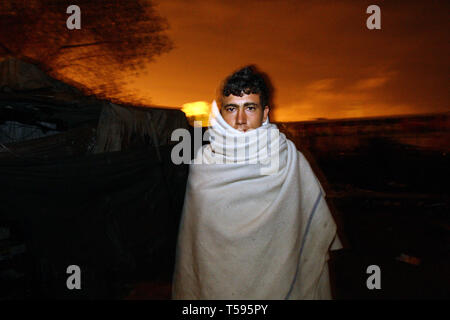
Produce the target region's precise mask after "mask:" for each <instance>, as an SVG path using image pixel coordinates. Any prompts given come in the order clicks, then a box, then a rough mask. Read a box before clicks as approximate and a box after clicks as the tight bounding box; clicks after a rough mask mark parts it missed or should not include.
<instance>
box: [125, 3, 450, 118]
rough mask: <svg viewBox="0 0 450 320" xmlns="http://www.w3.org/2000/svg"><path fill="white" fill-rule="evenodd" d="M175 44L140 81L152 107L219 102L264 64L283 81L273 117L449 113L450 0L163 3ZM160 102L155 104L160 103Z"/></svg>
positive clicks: (135, 85)
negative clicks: (228, 82)
mask: <svg viewBox="0 0 450 320" xmlns="http://www.w3.org/2000/svg"><path fill="white" fill-rule="evenodd" d="M156 3H157V10H158V11H159V13H160V14H161V15H162V16H164V17H166V18H167V20H168V21H169V24H170V30H169V32H168V35H169V36H170V37H171V39H172V40H173V42H174V44H175V48H174V49H173V50H172V51H171V52H169V53H167V54H164V55H162V56H161V57H158V58H157V59H156V61H155V62H154V63H152V64H150V65H148V67H147V69H146V70H145V72H143V74H142V75H140V76H139V77H134V78H130V77H129V76H127V80H129V83H128V85H127V90H131V91H132V92H134V93H135V95H136V96H138V97H140V98H141V99H143V100H144V101H145V102H147V103H149V104H150V103H151V104H152V105H160V106H170V107H177V108H181V106H182V105H183V104H185V103H191V102H196V101H207V102H211V101H212V99H214V97H215V93H216V90H217V87H218V86H219V84H220V82H221V81H222V80H223V79H224V78H225V77H226V76H227V75H229V74H230V73H232V72H233V71H235V70H236V69H238V68H240V67H242V66H244V65H247V64H255V65H257V66H258V68H259V69H261V70H262V71H264V72H266V73H267V74H268V75H269V76H270V78H271V80H272V83H273V85H274V87H275V97H274V102H275V105H274V109H273V110H272V112H271V119H272V120H276V121H301V120H308V119H314V118H319V117H321V118H347V117H366V116H379V115H392V114H411V113H432V112H443V111H449V110H450V106H449V90H448V89H449V88H448V87H449V81H448V80H449V78H448V73H449V61H448V57H449V53H450V52H449V51H450V50H449V47H450V46H449V42H448V30H449V25H448V9H449V4H448V1H377V2H376V4H377V5H379V6H380V8H381V30H368V29H367V28H366V19H367V17H368V16H369V15H368V14H366V8H367V7H368V6H369V5H370V4H375V2H372V1H370V2H366V1H349V0H347V1H296V0H292V1H281V0H280V1H235V0H228V1H223V0H209V1H204V0H194V1H184V0H170V1H159V2H156ZM150 98H151V100H150Z"/></svg>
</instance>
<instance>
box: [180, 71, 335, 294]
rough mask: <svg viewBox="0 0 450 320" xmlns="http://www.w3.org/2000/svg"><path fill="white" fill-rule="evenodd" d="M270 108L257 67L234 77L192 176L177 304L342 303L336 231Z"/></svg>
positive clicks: (321, 193) (184, 216) (302, 160)
mask: <svg viewBox="0 0 450 320" xmlns="http://www.w3.org/2000/svg"><path fill="white" fill-rule="evenodd" d="M269 109H270V106H269V90H268V87H267V85H266V83H265V81H264V78H263V77H262V76H261V75H260V74H258V73H257V72H256V71H255V70H254V69H253V68H251V67H246V68H243V69H241V70H239V71H237V72H236V73H234V74H233V75H231V76H230V77H228V78H227V79H226V80H225V83H224V85H223V88H222V90H221V97H220V107H218V106H217V105H216V103H215V102H214V103H213V108H212V112H211V116H210V129H209V130H208V132H209V134H210V142H211V143H210V144H209V145H205V146H204V147H203V148H202V149H201V150H200V151H201V152H199V153H198V155H197V157H196V161H195V163H196V164H192V165H191V167H190V172H189V178H188V185H187V189H186V196H185V202H184V207H183V213H182V219H181V223H180V232H179V238H178V247H177V256H176V265H175V273H174V278H173V288H172V296H173V298H174V299H330V298H332V297H331V290H330V282H329V275H328V263H327V261H328V258H329V255H328V252H329V250H331V249H338V248H340V247H341V244H340V242H339V239H338V237H337V236H336V225H335V223H334V220H333V218H332V216H331V214H330V211H329V209H328V206H327V203H326V201H325V198H324V196H325V193H324V191H323V189H322V187H321V185H320V183H319V181H318V180H317V178H316V176H315V175H314V173H313V171H312V170H311V167H310V166H309V164H308V161H307V160H306V159H305V157H304V156H303V155H302V154H301V153H300V152H299V151H298V150H297V149H296V148H295V145H294V143H293V142H292V141H290V140H288V139H286V137H285V135H284V134H282V133H279V131H278V129H277V127H276V125H274V124H272V123H270V122H269V118H268V114H269ZM274 162H275V163H276V164H277V165H276V166H275V167H273V166H272V167H271V168H272V170H269V171H267V170H266V171H264V170H263V169H264V168H265V166H267V164H272V163H274ZM274 168H275V170H274Z"/></svg>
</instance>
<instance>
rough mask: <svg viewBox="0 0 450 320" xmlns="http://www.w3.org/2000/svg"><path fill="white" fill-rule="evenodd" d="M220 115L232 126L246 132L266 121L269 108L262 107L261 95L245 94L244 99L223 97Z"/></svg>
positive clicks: (231, 96) (230, 96)
mask: <svg viewBox="0 0 450 320" xmlns="http://www.w3.org/2000/svg"><path fill="white" fill-rule="evenodd" d="M220 113H221V114H222V117H223V118H224V120H225V121H226V122H227V123H228V124H229V125H230V126H232V127H233V128H235V129H237V130H239V131H242V132H246V131H249V130H252V129H256V128H258V127H260V126H261V125H262V123H263V122H264V121H266V119H267V115H268V114H269V107H268V106H264V108H263V107H262V106H261V103H260V95H259V94H255V93H251V94H244V95H243V96H242V97H239V96H234V95H232V94H230V95H229V96H228V97H226V96H222V104H221V107H220Z"/></svg>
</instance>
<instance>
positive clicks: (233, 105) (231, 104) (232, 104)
mask: <svg viewBox="0 0 450 320" xmlns="http://www.w3.org/2000/svg"><path fill="white" fill-rule="evenodd" d="M223 107H224V108H226V107H239V106H238V105H237V104H235V103H228V104H226V105H224V106H223Z"/></svg>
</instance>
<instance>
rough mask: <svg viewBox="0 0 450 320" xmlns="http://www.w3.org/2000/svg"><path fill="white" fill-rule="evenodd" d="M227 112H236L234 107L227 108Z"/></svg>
mask: <svg viewBox="0 0 450 320" xmlns="http://www.w3.org/2000/svg"><path fill="white" fill-rule="evenodd" d="M225 110H227V111H228V112H233V111H234V107H227V108H225Z"/></svg>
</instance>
